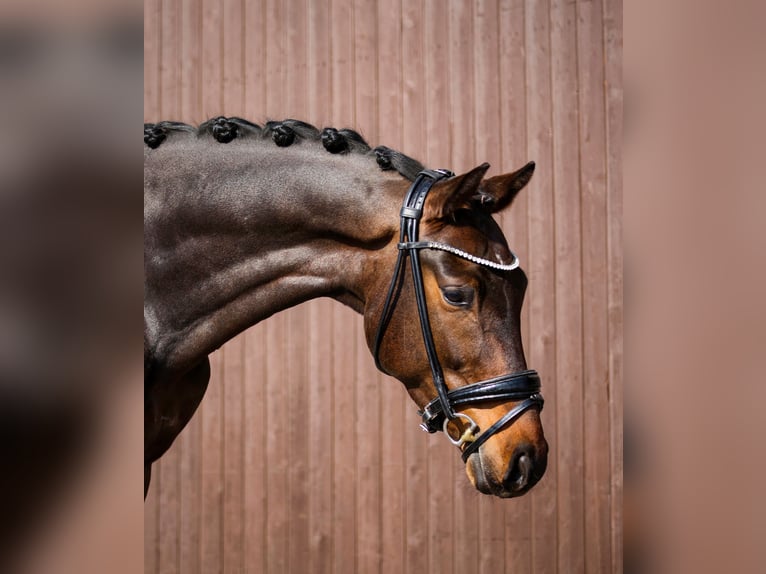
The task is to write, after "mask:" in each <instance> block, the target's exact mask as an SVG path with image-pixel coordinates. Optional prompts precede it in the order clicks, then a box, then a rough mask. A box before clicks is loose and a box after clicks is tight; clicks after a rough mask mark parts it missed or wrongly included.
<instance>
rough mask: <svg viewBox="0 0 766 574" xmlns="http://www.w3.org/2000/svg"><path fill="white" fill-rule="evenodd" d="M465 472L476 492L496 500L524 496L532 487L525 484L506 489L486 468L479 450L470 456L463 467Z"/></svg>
mask: <svg viewBox="0 0 766 574" xmlns="http://www.w3.org/2000/svg"><path fill="white" fill-rule="evenodd" d="M465 472H466V474H467V475H468V480H470V481H471V484H473V485H474V487H475V488H476V490H478V491H479V492H481V493H482V494H491V495H493V496H497V497H498V498H515V497H517V496H521V495H523V494H526V493H527V491H529V489H530V488H531V487H532V484H525V485H523V486H522V487H521V488H511V489H509V488H507V487H506V486H505V485H503V483H502V481H499V480H497V479H496V478H495V477H494V475H493V473H492V472H491V470H489V469H488V468H487V466H486V462H485V461H484V460H483V458H482V456H481V449H479V451H478V452H475V453H474V454H472V455H471V456H470V458H469V459H468V463H467V464H466V466H465ZM519 486H521V485H519Z"/></svg>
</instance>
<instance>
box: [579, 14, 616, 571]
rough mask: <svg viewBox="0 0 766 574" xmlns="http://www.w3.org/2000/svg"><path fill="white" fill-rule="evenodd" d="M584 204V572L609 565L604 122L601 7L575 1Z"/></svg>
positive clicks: (609, 492)
mask: <svg viewBox="0 0 766 574" xmlns="http://www.w3.org/2000/svg"><path fill="white" fill-rule="evenodd" d="M576 21H577V60H578V74H579V96H580V98H579V104H580V150H581V153H580V193H581V198H582V199H581V201H582V229H583V250H582V273H583V277H586V278H587V281H585V282H584V284H583V328H584V331H585V332H586V333H588V336H587V337H586V338H585V339H584V340H583V367H584V372H583V375H584V380H583V382H584V385H583V404H584V413H583V416H584V437H583V438H584V447H585V453H584V458H585V468H584V481H585V490H584V507H585V570H586V572H603V571H605V570H607V569H609V568H610V567H611V547H610V544H611V542H610V534H609V526H610V524H611V517H610V495H611V488H610V477H609V472H610V460H609V458H610V449H609V394H608V393H609V360H608V347H607V345H608V319H607V306H606V304H605V303H606V301H607V250H606V246H607V225H606V221H607V218H606V214H607V211H606V207H607V206H606V203H607V194H606V145H605V137H606V125H605V119H604V111H605V110H604V50H603V45H604V44H603V26H602V4H601V2H600V1H599V0H594V1H593V2H578V3H577V20H576Z"/></svg>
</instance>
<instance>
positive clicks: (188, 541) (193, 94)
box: [174, 0, 205, 574]
mask: <svg viewBox="0 0 766 574" xmlns="http://www.w3.org/2000/svg"><path fill="white" fill-rule="evenodd" d="M200 11H201V6H200V0H194V1H185V2H181V3H180V30H179V32H178V33H179V39H180V48H179V62H177V63H176V66H177V68H178V70H179V72H178V74H179V80H178V81H179V83H180V94H179V99H180V106H181V108H180V116H179V117H178V119H179V120H181V121H185V122H191V123H193V122H198V121H199V120H200V119H201V118H200V116H201V112H202V109H201V107H202V101H201V58H200V48H201V42H202V38H201V36H200V28H201V21H200ZM203 404H205V402H203ZM200 411H201V407H200V410H198V411H197V413H196V414H195V415H194V417H193V418H192V420H191V421H190V422H189V424H188V425H187V427H186V428H185V429H184V430H183V431H182V432H181V434H180V435H179V437H178V439H177V442H178V443H179V444H178V445H177V446H174V448H179V449H180V453H181V454H180V457H181V462H180V464H181V468H180V478H179V497H180V499H181V503H180V505H181V511H180V534H179V536H180V539H181V543H180V555H179V571H180V572H182V573H184V574H186V573H189V574H200V573H201V572H202V570H201V563H200V559H199V557H200V547H201V546H200V544H201V538H200V536H201V527H202V518H201V504H200V501H201V499H202V444H203V439H202V434H203V429H202V418H203V416H202V414H201V412H200Z"/></svg>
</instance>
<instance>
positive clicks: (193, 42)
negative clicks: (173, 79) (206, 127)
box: [177, 0, 205, 123]
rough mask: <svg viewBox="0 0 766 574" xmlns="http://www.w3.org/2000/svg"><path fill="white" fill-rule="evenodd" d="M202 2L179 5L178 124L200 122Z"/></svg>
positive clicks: (195, 1) (192, 1)
mask: <svg viewBox="0 0 766 574" xmlns="http://www.w3.org/2000/svg"><path fill="white" fill-rule="evenodd" d="M200 3H201V0H185V1H183V2H181V5H180V12H181V16H180V24H179V25H180V27H181V29H180V31H179V35H180V41H181V48H180V61H179V62H178V63H177V66H178V69H179V78H180V79H179V82H180V84H181V94H180V99H181V117H180V120H181V121H184V122H189V123H198V122H200V121H202V120H203V119H205V118H202V117H201V116H202V99H201V96H202V83H201V70H202V67H201V54H200V47H201V45H202V37H201V35H200V31H201V21H200V17H201V12H200Z"/></svg>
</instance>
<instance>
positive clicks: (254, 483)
mask: <svg viewBox="0 0 766 574" xmlns="http://www.w3.org/2000/svg"><path fill="white" fill-rule="evenodd" d="M242 337H243V345H244V351H245V357H244V365H243V370H244V371H243V372H244V375H243V378H244V389H243V395H244V398H243V402H244V415H243V416H244V421H243V432H244V436H245V444H244V454H243V463H244V485H243V491H244V492H243V498H244V500H243V507H242V513H243V518H242V520H243V537H244V545H243V549H242V553H243V561H244V568H245V570H244V571H246V572H266V524H267V520H266V512H267V506H266V494H267V486H266V485H267V482H266V472H267V465H266V441H264V437H265V436H266V435H267V424H268V415H267V412H266V408H267V404H266V400H265V396H266V392H267V384H268V379H267V375H266V373H267V367H268V361H267V358H266V357H267V340H268V328H267V323H260V324H258V325H256V326H255V327H253V328H251V329H249V330H248V331H246V332H245V333H243V334H242Z"/></svg>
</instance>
